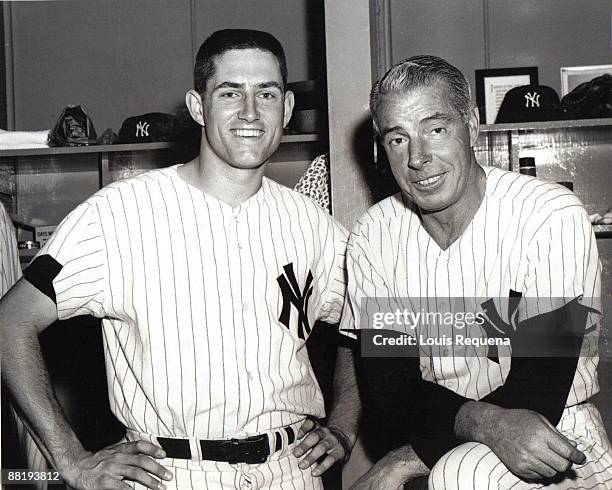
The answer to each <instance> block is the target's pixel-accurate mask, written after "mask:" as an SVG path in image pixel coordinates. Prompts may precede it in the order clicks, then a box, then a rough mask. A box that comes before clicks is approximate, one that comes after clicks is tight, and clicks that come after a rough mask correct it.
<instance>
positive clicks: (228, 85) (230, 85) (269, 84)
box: [214, 81, 283, 91]
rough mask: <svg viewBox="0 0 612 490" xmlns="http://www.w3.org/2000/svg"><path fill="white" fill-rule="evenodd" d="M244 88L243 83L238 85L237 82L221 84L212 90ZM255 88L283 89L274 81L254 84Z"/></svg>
mask: <svg viewBox="0 0 612 490" xmlns="http://www.w3.org/2000/svg"><path fill="white" fill-rule="evenodd" d="M245 86H246V84H244V83H238V82H221V83H220V84H218V85H217V86H216V87H215V88H214V90H217V89H220V88H237V89H238V88H240V89H242V88H244V87H245ZM255 88H258V89H261V88H277V89H278V90H280V91H282V90H283V87H282V86H281V84H280V83H278V82H275V81H270V82H260V83H256V84H255Z"/></svg>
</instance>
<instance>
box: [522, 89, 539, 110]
mask: <svg viewBox="0 0 612 490" xmlns="http://www.w3.org/2000/svg"><path fill="white" fill-rule="evenodd" d="M530 104H531V105H530ZM525 107H540V94H539V93H537V92H533V93H531V92H527V93H526V94H525Z"/></svg>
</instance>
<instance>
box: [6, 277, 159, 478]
mask: <svg viewBox="0 0 612 490" xmlns="http://www.w3.org/2000/svg"><path fill="white" fill-rule="evenodd" d="M55 320H57V309H56V306H55V303H54V302H53V301H52V300H51V298H49V297H48V296H47V295H45V294H43V293H42V292H41V291H39V290H38V289H37V288H36V287H34V286H33V285H32V284H31V283H29V282H28V281H27V280H25V279H21V280H20V281H19V282H18V283H17V284H16V285H15V286H14V287H13V288H12V289H11V290H10V291H9V292H8V293H7V294H6V296H4V297H3V298H2V300H1V301H0V349H1V350H0V353H1V355H2V365H1V366H2V381H3V382H4V383H5V385H6V387H7V388H8V390H9V393H10V394H11V397H12V399H13V401H14V402H15V405H16V406H17V408H18V410H19V412H20V414H21V415H22V417H23V419H24V422H25V423H26V425H27V426H28V428H29V430H30V432H31V434H32V435H33V437H34V438H35V440H36V441H37V444H38V445H39V448H40V449H41V451H42V452H43V454H44V455H45V457H46V458H47V459H48V460H49V462H50V463H51V464H52V465H53V466H54V467H55V469H56V470H57V471H59V472H60V474H61V475H62V477H63V478H64V479H65V480H66V482H67V483H68V484H69V485H70V486H71V487H74V488H77V489H83V490H87V489H91V490H103V489H111V490H128V489H129V488H131V487H130V486H128V485H127V484H126V483H124V482H123V481H122V480H123V479H126V480H134V481H138V482H140V483H142V484H143V485H145V486H147V487H148V488H152V489H161V488H164V487H163V485H162V484H160V483H159V482H158V481H157V480H156V479H155V478H153V476H151V475H155V476H157V477H158V478H160V479H166V480H169V479H170V478H171V477H169V476H167V470H166V469H165V468H164V467H163V466H161V465H160V464H159V463H157V462H155V461H154V460H153V459H152V458H153V457H155V458H162V457H164V456H165V455H164V453H163V451H162V450H161V448H159V447H157V446H155V445H153V444H150V443H148V442H145V441H138V442H130V443H123V444H116V445H114V446H111V447H109V448H106V449H103V450H102V451H99V452H98V453H90V452H88V451H86V450H85V449H84V448H83V446H82V444H81V443H80V441H79V440H78V438H77V437H76V434H75V433H74V431H73V430H72V428H71V427H70V424H69V423H68V421H67V419H66V416H65V414H64V412H63V410H62V409H61V407H60V405H59V403H58V402H57V399H56V398H55V395H54V393H53V390H52V387H51V380H50V378H49V373H48V371H47V368H46V366H45V363H44V360H43V357H42V353H41V349H40V343H39V340H38V335H39V333H40V332H41V331H42V330H44V329H45V328H47V327H48V326H49V325H51V324H52V323H53V322H54V321H55Z"/></svg>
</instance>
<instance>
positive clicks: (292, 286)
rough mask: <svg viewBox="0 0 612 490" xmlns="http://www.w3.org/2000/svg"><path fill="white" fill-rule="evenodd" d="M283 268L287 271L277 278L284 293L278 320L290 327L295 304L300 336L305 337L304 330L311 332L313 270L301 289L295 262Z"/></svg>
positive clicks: (307, 332)
mask: <svg viewBox="0 0 612 490" xmlns="http://www.w3.org/2000/svg"><path fill="white" fill-rule="evenodd" d="M283 269H284V270H285V273H284V274H281V275H280V276H278V277H277V278H276V280H277V281H278V285H279V286H280V290H281V293H282V294H283V309H282V310H281V314H280V317H279V318H278V320H279V321H280V322H281V323H282V324H283V325H285V327H287V329H289V328H290V322H291V305H293V306H295V309H296V310H297V312H298V337H299V338H301V339H304V338H305V335H304V331H306V335H308V334H309V333H310V324H309V323H308V301H309V300H310V296H311V295H312V291H313V289H314V288H313V286H312V279H313V277H312V272H311V271H308V276H307V277H306V284H305V285H304V289H303V290H302V291H300V286H299V285H298V282H297V279H296V277H295V272H294V270H293V262H290V263H289V264H287V265H285V266H284V267H283Z"/></svg>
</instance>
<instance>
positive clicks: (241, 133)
mask: <svg viewBox="0 0 612 490" xmlns="http://www.w3.org/2000/svg"><path fill="white" fill-rule="evenodd" d="M231 132H232V134H233V135H234V136H238V137H240V138H257V137H259V136H261V135H262V134H263V133H264V132H263V131H262V130H261V129H232V130H231Z"/></svg>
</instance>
